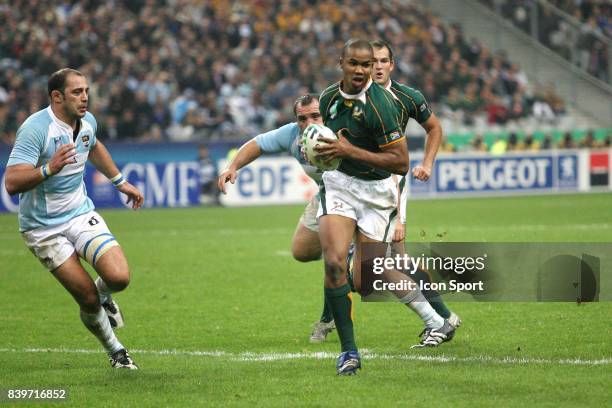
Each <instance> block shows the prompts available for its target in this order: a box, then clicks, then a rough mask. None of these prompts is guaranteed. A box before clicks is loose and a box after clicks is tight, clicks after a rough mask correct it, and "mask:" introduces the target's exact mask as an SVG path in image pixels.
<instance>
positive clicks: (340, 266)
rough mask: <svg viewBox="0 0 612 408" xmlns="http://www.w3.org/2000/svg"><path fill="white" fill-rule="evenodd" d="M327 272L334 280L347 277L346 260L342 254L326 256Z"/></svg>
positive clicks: (337, 280)
mask: <svg viewBox="0 0 612 408" xmlns="http://www.w3.org/2000/svg"><path fill="white" fill-rule="evenodd" d="M324 263H325V274H326V275H327V276H328V277H329V278H330V279H331V280H332V281H333V282H339V281H341V280H342V278H343V277H346V276H345V275H346V269H345V267H346V260H345V259H344V258H343V257H342V256H340V255H326V256H325V262H324Z"/></svg>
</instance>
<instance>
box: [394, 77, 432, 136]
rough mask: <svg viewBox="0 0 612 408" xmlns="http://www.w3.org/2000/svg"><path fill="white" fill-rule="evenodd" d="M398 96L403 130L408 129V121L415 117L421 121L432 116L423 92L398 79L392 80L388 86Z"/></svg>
mask: <svg viewBox="0 0 612 408" xmlns="http://www.w3.org/2000/svg"><path fill="white" fill-rule="evenodd" d="M385 89H387V90H388V91H391V92H393V95H395V96H396V97H397V104H398V106H399V108H400V109H399V122H400V126H401V129H402V130H406V126H407V125H408V121H409V120H410V118H413V119H414V120H416V121H417V122H419V123H423V122H425V121H426V120H427V119H429V117H430V116H431V113H432V112H431V108H430V107H429V104H428V103H427V101H426V100H425V97H424V96H423V94H422V93H421V92H420V91H419V90H417V89H414V88H410V87H409V86H406V85H404V84H400V83H399V82H397V81H394V80H391V81H389V84H388V85H387V87H385Z"/></svg>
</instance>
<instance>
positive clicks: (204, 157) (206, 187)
mask: <svg viewBox="0 0 612 408" xmlns="http://www.w3.org/2000/svg"><path fill="white" fill-rule="evenodd" d="M198 155H199V162H200V203H201V204H204V205H211V204H218V203H219V198H218V197H219V190H218V189H217V166H216V164H215V162H214V161H213V160H212V159H211V158H210V157H209V156H208V148H207V147H206V146H205V145H201V146H200V148H199V151H198Z"/></svg>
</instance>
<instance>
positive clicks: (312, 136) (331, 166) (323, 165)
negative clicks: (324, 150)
mask: <svg viewBox="0 0 612 408" xmlns="http://www.w3.org/2000/svg"><path fill="white" fill-rule="evenodd" d="M319 137H325V138H327V139H334V140H338V136H336V134H335V133H334V131H333V130H331V129H330V128H328V127H327V126H323V125H318V124H312V125H308V126H307V127H306V129H304V132H302V152H303V154H304V158H305V159H306V161H307V162H308V163H310V164H311V165H313V166H314V167H316V168H318V169H320V170H323V171H330V170H336V169H337V168H338V166H340V162H341V161H342V159H340V158H337V159H333V160H330V161H324V160H323V159H322V158H321V157H320V156H319V155H318V153H317V152H316V151H315V150H314V148H315V147H317V146H323V145H326V144H327V142H322V141H320V140H319Z"/></svg>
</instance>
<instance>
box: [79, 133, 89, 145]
mask: <svg viewBox="0 0 612 408" xmlns="http://www.w3.org/2000/svg"><path fill="white" fill-rule="evenodd" d="M81 140H82V141H83V146H85V147H89V135H83V136H81Z"/></svg>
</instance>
